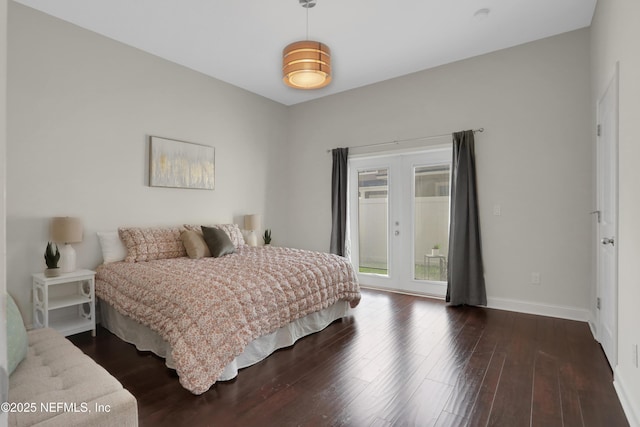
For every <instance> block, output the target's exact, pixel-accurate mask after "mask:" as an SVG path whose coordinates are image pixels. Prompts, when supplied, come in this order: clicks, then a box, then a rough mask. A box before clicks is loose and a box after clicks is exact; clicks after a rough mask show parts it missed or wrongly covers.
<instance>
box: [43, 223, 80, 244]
mask: <svg viewBox="0 0 640 427" xmlns="http://www.w3.org/2000/svg"><path fill="white" fill-rule="evenodd" d="M50 234H51V240H53V241H54V242H56V243H79V242H82V221H81V220H80V218H72V217H69V216H59V217H55V218H52V219H51V225H50Z"/></svg>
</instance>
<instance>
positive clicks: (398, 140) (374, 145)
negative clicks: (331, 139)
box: [327, 128, 484, 153]
mask: <svg viewBox="0 0 640 427" xmlns="http://www.w3.org/2000/svg"><path fill="white" fill-rule="evenodd" d="M476 132H484V128H479V129H473V133H476ZM449 135H451V134H450V133H442V134H440V135H429V136H420V137H418V138H407V139H397V140H394V141H387V142H378V143H375V144H366V145H357V146H355V147H349V149H351V148H365V147H377V146H379V145H390V144H395V145H398V144H401V143H403V142H412V141H420V140H422V139H434V138H442V137H444V136H449ZM330 152H331V150H327V153H330Z"/></svg>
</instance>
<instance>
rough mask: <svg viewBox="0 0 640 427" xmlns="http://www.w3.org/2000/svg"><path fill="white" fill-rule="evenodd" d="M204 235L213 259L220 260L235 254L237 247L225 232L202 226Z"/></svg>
mask: <svg viewBox="0 0 640 427" xmlns="http://www.w3.org/2000/svg"><path fill="white" fill-rule="evenodd" d="M202 235H203V236H204V241H205V242H207V246H208V247H209V250H210V251H211V256H212V257H214V258H218V257H221V256H223V255H227V254H232V253H234V252H235V246H234V245H233V243H232V242H231V239H229V236H227V233H225V232H224V231H223V230H221V229H219V228H215V227H205V226H202Z"/></svg>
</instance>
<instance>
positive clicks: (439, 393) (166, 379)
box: [71, 290, 628, 427]
mask: <svg viewBox="0 0 640 427" xmlns="http://www.w3.org/2000/svg"><path fill="white" fill-rule="evenodd" d="M71 340H72V341H73V342H74V343H75V344H76V345H77V346H78V347H80V348H81V349H82V350H83V351H84V352H85V353H87V354H88V355H89V356H91V357H92V358H94V360H96V361H97V362H98V363H100V364H101V365H103V366H104V367H105V368H106V369H107V370H108V371H109V372H110V373H111V374H112V375H114V376H115V377H116V378H117V379H118V380H119V381H120V382H122V384H123V385H124V386H125V387H126V388H127V389H128V390H129V391H131V393H132V394H133V395H134V396H135V397H136V399H137V401H138V413H139V422H140V425H141V426H143V427H144V426H164V425H166V426H189V427H191V426H196V427H197V426H225V427H226V426H243V427H244V426H252V425H255V426H260V427H268V426H298V425H300V426H356V427H359V426H410V425H417V426H423V425H436V426H467V425H468V426H487V425H495V426H507V427H511V426H525V425H543V426H545V427H546V426H547V425H549V426H551V425H564V426H602V425H607V426H625V425H628V424H627V422H626V419H625V416H624V413H623V411H622V407H621V405H620V402H619V401H618V399H617V395H616V392H615V390H614V389H613V385H612V373H611V369H610V368H609V366H608V364H607V362H606V359H605V358H604V355H603V353H602V349H601V348H600V347H599V345H598V343H596V342H595V341H594V340H593V336H592V335H591V332H590V330H589V327H588V325H587V324H586V323H583V322H575V321H569V320H562V319H551V318H547V317H540V316H533V315H528V314H520V313H513V312H506V311H499V310H489V309H484V308H473V307H456V308H452V307H447V306H446V305H445V304H444V303H443V302H442V301H439V300H433V299H427V298H420V297H415V296H409V295H400V294H392V293H386V292H380V291H373V290H363V298H362V302H361V304H360V306H359V307H357V308H356V309H355V310H354V311H353V313H352V316H351V317H349V318H346V319H342V320H341V321H338V322H335V323H333V324H331V325H329V326H328V327H327V328H326V329H325V330H324V331H322V332H320V333H317V334H313V335H311V336H308V337H305V338H303V339H301V340H299V341H298V342H297V343H296V344H295V345H294V346H292V347H289V348H286V349H282V350H278V351H277V352H275V353H274V354H273V355H271V356H270V357H268V358H267V359H265V360H263V361H262V362H260V363H258V364H256V365H254V366H252V367H249V368H246V369H242V370H241V371H240V372H239V375H238V377H237V378H236V379H234V380H231V381H225V382H219V383H217V384H215V385H214V387H212V388H211V389H210V390H209V391H207V392H206V393H203V394H202V395H199V396H195V395H193V394H191V393H190V392H188V391H187V390H185V389H183V388H182V387H181V386H180V383H179V379H178V377H177V375H176V373H175V371H172V370H170V369H168V368H166V367H165V365H164V360H162V359H160V358H158V357H156V356H154V355H151V354H150V353H147V352H139V351H137V350H136V349H135V348H134V347H133V346H132V345H130V344H127V343H124V342H122V341H120V340H119V339H118V338H117V337H115V336H114V335H112V334H111V333H109V332H108V331H106V330H104V329H102V328H99V329H98V336H97V337H95V338H93V337H91V335H90V333H83V334H78V335H75V336H73V337H71Z"/></svg>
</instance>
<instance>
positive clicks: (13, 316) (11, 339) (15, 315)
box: [7, 294, 29, 375]
mask: <svg viewBox="0 0 640 427" xmlns="http://www.w3.org/2000/svg"><path fill="white" fill-rule="evenodd" d="M28 345H29V338H28V337H27V330H26V329H25V327H24V322H23V320H22V315H20V310H18V306H17V305H16V302H15V301H14V300H13V298H12V297H11V295H9V294H7V362H8V365H9V366H8V368H9V375H11V373H12V372H13V371H14V370H15V369H16V368H17V367H18V365H19V364H20V362H22V359H24V358H25V356H26V355H27V346H28Z"/></svg>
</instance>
